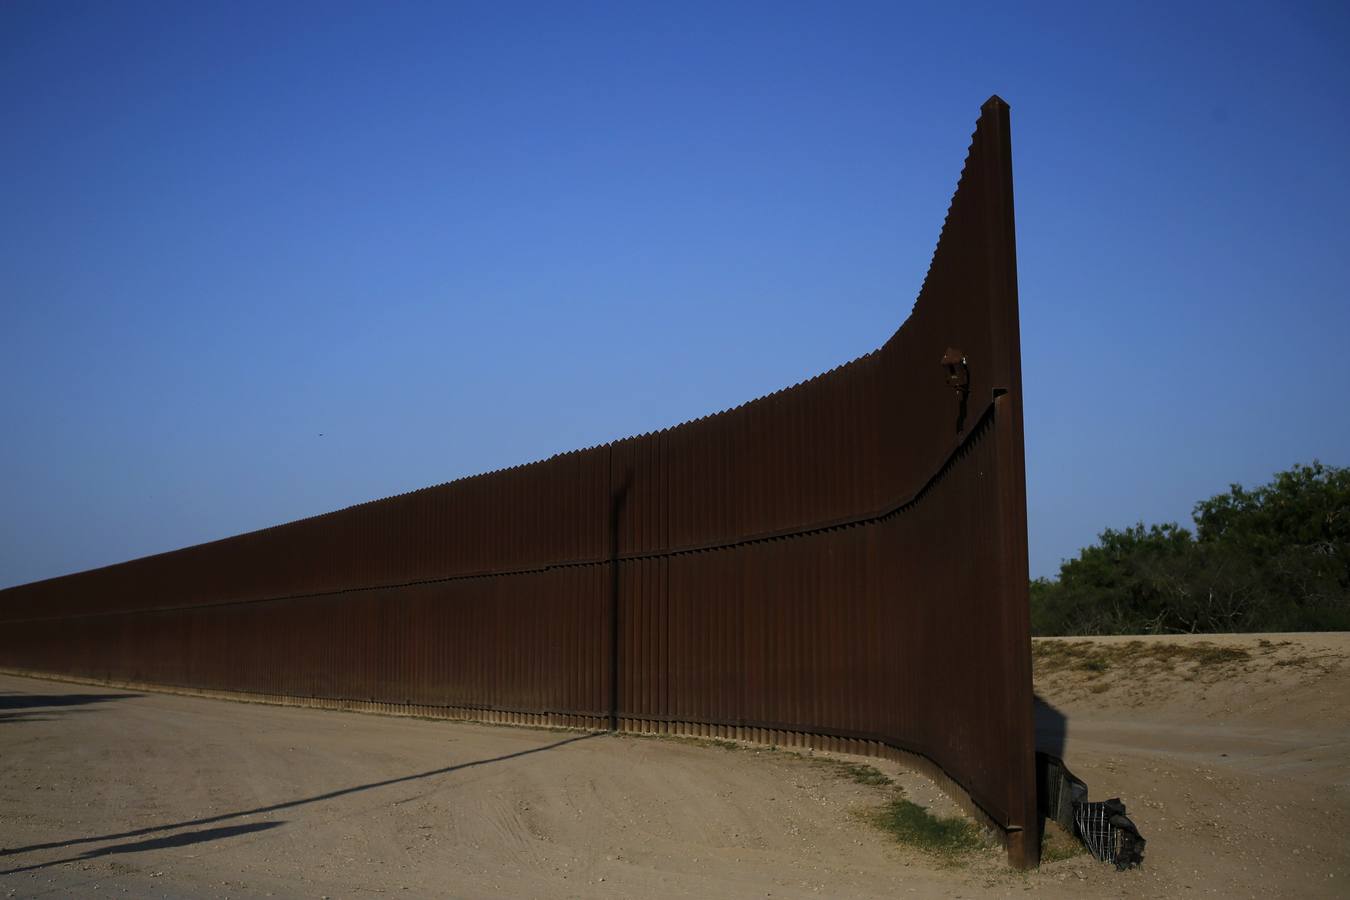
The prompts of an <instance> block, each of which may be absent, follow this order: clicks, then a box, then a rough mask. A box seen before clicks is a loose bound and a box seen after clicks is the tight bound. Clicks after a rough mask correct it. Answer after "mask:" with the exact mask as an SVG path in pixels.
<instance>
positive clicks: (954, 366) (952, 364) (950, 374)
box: [942, 347, 970, 395]
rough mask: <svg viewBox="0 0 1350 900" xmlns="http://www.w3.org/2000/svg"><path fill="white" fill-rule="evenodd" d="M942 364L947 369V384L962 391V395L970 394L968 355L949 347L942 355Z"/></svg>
mask: <svg viewBox="0 0 1350 900" xmlns="http://www.w3.org/2000/svg"><path fill="white" fill-rule="evenodd" d="M942 364H943V365H944V366H946V367H947V384H948V386H949V387H953V388H955V389H956V390H958V391H960V392H961V394H962V395H965V394H969V393H970V366H969V364H968V363H967V361H966V355H965V354H964V353H962V352H961V351H960V350H957V349H956V348H955V347H948V348H947V352H946V353H944V354H942Z"/></svg>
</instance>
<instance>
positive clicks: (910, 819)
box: [872, 797, 984, 861]
mask: <svg viewBox="0 0 1350 900" xmlns="http://www.w3.org/2000/svg"><path fill="white" fill-rule="evenodd" d="M872 822H873V824H874V825H876V826H877V827H878V828H880V829H881V830H882V831H885V832H888V833H889V834H892V835H894V836H895V839H896V840H897V841H899V842H900V843H902V844H908V845H909V846H911V847H916V848H918V849H920V850H923V851H924V852H926V853H930V854H932V855H934V856H937V857H940V858H942V859H945V860H948V861H954V860H956V859H957V858H958V857H960V856H962V855H964V854H966V853H970V852H972V851H975V850H978V849H980V848H981V847H982V846H983V844H984V842H983V841H981V840H980V831H979V829H978V828H976V827H975V826H974V825H973V824H972V823H970V822H967V821H966V820H965V819H959V818H956V817H947V816H935V815H933V814H932V813H930V812H929V811H928V808H927V807H924V806H920V805H919V804H917V803H911V802H910V801H908V800H905V799H903V798H900V797H897V798H896V799H894V800H892V801H891V802H890V803H887V804H886V805H885V806H883V807H882V808H881V809H879V810H877V811H876V812H875V813H874V814H873V819H872Z"/></svg>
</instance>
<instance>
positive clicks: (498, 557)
mask: <svg viewBox="0 0 1350 900" xmlns="http://www.w3.org/2000/svg"><path fill="white" fill-rule="evenodd" d="M1015 257H1016V251H1015V244H1014V238H1013V208H1012V168H1011V155H1010V143H1009V136H1008V107H1007V105H1006V104H1004V103H1003V101H1002V100H1000V99H998V98H996V97H995V98H991V99H990V100H989V101H988V102H987V103H986V104H985V105H984V107H983V110H982V114H981V116H980V119H979V123H978V125H977V127H976V130H975V134H974V136H973V139H972V143H971V147H970V152H969V155H968V157H967V159H966V165H965V169H964V171H963V173H962V176H961V180H960V183H959V185H958V188H957V190H956V193H955V195H954V197H953V199H952V204H951V209H950V210H949V212H948V216H947V220H946V223H945V225H944V226H943V231H942V235H941V238H940V240H939V242H938V246H937V249H936V251H935V252H934V255H933V261H932V264H931V266H930V268H929V272H928V275H927V277H926V279H925V281H924V284H923V288H922V290H921V291H920V293H919V297H918V300H917V301H916V302H915V304H914V308H913V311H912V313H911V315H910V316H909V318H908V319H907V320H906V322H905V323H904V324H903V326H902V327H901V328H900V329H899V330H898V331H897V332H896V333H895V334H894V335H893V336H892V337H891V338H890V339H889V340H888V341H887V342H886V344H885V345H884V346H883V347H882V348H881V349H880V350H877V351H875V352H873V353H870V354H868V355H866V356H864V357H862V358H860V359H857V360H855V361H853V362H851V363H849V364H847V365H844V366H840V367H839V368H837V369H834V370H833V371H830V372H828V373H826V374H823V375H820V376H818V377H816V378H813V379H811V380H810V381H807V382H804V383H802V384H799V385H797V386H795V387H792V388H789V389H786V390H783V391H779V392H778V393H775V394H771V395H769V396H767V397H762V398H760V399H758V400H754V401H752V402H750V403H747V404H745V405H743V406H740V407H737V408H735V409H732V410H728V411H726V412H722V413H719V414H717V415H714V416H708V417H706V418H703V419H699V420H697V421H693V422H688V423H685V424H683V425H680V426H678V427H675V428H671V429H667V430H664V431H660V432H656V433H652V434H646V435H641V436H639V437H633V438H629V439H627V440H622V441H616V442H614V443H612V444H608V445H605V446H600V447H593V448H590V449H587V450H580V451H576V452H573V453H566V454H562V455H560V456H555V457H553V458H551V459H548V460H545V461H543V462H539V463H534V464H532V465H528V466H519V467H516V468H512V469H506V470H502V471H498V472H493V473H489V474H487V475H480V476H477V477H474V478H466V479H463V480H461V481H457V482H453V483H450V484H444V485H439V486H436V487H431V488H427V489H425V490H421V491H416V492H413V493H411V494H404V495H401V496H398V497H391V498H388V499H385V500H379V501H375V502H372V503H367V504H363V505H360V506H355V507H351V508H349V509H345V510H341V511H339V512H334V513H329V514H327V515H323V516H317V517H315V518H312V519H305V520H302V521H299V522H292V523H290V524H287V525H280V526H277V527H275V528H269V529H265V530H263V531H258V532H253V533H251V534H245V535H240V536H238V537H233V538H228V539H225V540H221V541H216V542H213V543H210V544H202V545H199V546H196V547H188V548H186V549H183V550H177V551H174V552H172V553H164V554H160V555H158V556H152V557H147V558H145V559H139V560H133V561H131V562H126V563H121V564H119V565H115V566H108V567H106V568H103V569H97V570H93V571H90V572H82V573H79V574H75V575H68V576H64V577H61V578H54V579H51V580H48V581H43V582H37V583H34V584H30V585H24V586H21V587H16V588H11V589H9V590H6V591H3V592H0V665H3V666H4V667H6V668H8V669H10V670H19V671H28V672H40V673H59V674H62V675H67V676H73V677H81V678H90V679H98V680H105V681H109V682H119V683H137V684H146V685H161V686H172V687H179V688H183V689H189V690H195V691H206V692H221V693H225V694H246V695H250V696H255V697H263V698H268V699H273V700H277V701H279V702H292V703H307V704H312V705H320V706H336V707H342V708H374V709H388V710H391V711H398V710H403V711H409V710H410V711H414V712H418V713H422V714H437V715H449V716H462V717H470V718H483V719H488V720H491V721H507V722H520V723H536V724H541V723H547V724H554V725H567V726H573V727H583V728H603V727H607V726H608V727H613V728H620V729H624V730H636V731H658V732H674V733H684V734H704V735H718V736H724V737H735V738H741V739H747V740H757V741H765V742H773V743H782V744H789V745H793V746H813V747H823V748H828V749H839V750H849V751H851V752H858V753H869V754H873V755H881V756H888V757H893V758H894V757H899V756H903V758H905V759H907V760H909V761H910V762H913V763H917V764H919V765H922V766H924V767H925V768H926V769H927V770H928V771H930V772H931V773H932V774H933V775H935V776H936V777H938V778H939V779H941V780H943V782H944V783H945V784H947V785H948V786H949V787H950V788H951V789H952V790H953V791H954V792H956V793H957V794H958V796H959V797H961V798H963V799H964V800H966V801H967V802H968V804H969V805H970V807H971V808H972V810H974V811H976V812H977V813H979V814H980V815H982V816H984V817H985V818H986V820H987V821H989V822H991V823H993V824H995V825H997V826H998V828H999V829H1000V830H1001V832H1002V834H1004V835H1005V837H1006V838H1007V843H1008V848H1009V855H1010V858H1011V859H1012V861H1013V862H1014V863H1015V864H1018V865H1028V864H1031V863H1033V862H1034V861H1035V855H1036V852H1037V847H1038V844H1039V841H1038V840H1037V837H1038V835H1037V831H1036V829H1037V822H1036V815H1035V782H1034V777H1035V776H1034V766H1033V743H1032V742H1033V737H1032V695H1031V669H1030V638H1029V633H1030V632H1029V625H1028V611H1027V593H1026V592H1027V563H1026V555H1027V554H1026V509H1025V507H1026V501H1025V481H1024V479H1025V476H1024V461H1023V439H1022V412H1021V395H1022V391H1021V372H1020V350H1019V346H1020V345H1019V336H1018V323H1017V279H1016V268H1015Z"/></svg>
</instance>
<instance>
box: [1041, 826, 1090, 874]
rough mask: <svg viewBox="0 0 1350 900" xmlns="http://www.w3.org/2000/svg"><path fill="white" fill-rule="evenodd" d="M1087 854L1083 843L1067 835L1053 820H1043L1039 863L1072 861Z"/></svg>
mask: <svg viewBox="0 0 1350 900" xmlns="http://www.w3.org/2000/svg"><path fill="white" fill-rule="evenodd" d="M1085 853H1087V848H1086V847H1084V846H1083V842H1082V841H1080V840H1078V839H1077V838H1076V837H1074V836H1073V835H1071V834H1069V833H1068V832H1067V831H1065V830H1064V828H1063V827H1062V826H1061V825H1060V824H1059V823H1058V822H1056V821H1055V820H1054V819H1046V820H1045V830H1044V831H1042V832H1041V863H1042V864H1045V863H1053V862H1059V861H1060V860H1064V859H1073V858H1074V857H1075V856H1082V855H1083V854H1085Z"/></svg>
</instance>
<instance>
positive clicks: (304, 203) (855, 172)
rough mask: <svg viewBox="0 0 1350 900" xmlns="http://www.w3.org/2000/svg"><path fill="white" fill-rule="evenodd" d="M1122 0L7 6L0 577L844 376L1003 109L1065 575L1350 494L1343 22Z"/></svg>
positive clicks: (1036, 532)
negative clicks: (1171, 523) (1282, 485)
mask: <svg viewBox="0 0 1350 900" xmlns="http://www.w3.org/2000/svg"><path fill="white" fill-rule="evenodd" d="M1093 6H1094V5H1093V4H1081V3H1075V4H1063V5H1057V6H1052V5H1049V4H1025V5H1024V4H994V5H990V6H960V7H957V6H954V5H941V6H938V5H934V6H925V7H913V8H906V7H904V6H903V5H901V4H898V3H882V4H876V5H867V4H852V3H817V4H796V3H781V2H775V3H764V4H728V3H710V4H706V5H704V4H697V3H692V2H680V3H662V4H632V3H629V4H614V5H596V4H589V3H579V4H570V3H569V4H556V3H540V4H533V5H531V4H513V3H474V4H469V3H464V4H454V3H439V4H426V5H422V4H414V3H398V4H380V3H367V4H363V5H348V4H342V3H330V2H325V3H292V4H285V3H235V2H231V3H228V4H225V3H216V4H206V3H165V4H162V5H161V4H139V3H128V2H118V3H71V2H60V3H53V2H46V0H43V2H15V0H9V2H6V3H4V4H2V5H0V110H2V111H3V117H2V118H0V121H2V122H3V126H2V127H3V137H0V172H2V173H3V191H2V192H0V307H2V310H0V311H2V314H3V317H2V318H0V472H3V476H0V584H4V585H8V584H16V583H21V582H26V581H30V580H33V579H37V578H43V577H47V576H52V575H58V574H61V573H65V572H69V571H74V570H79V569H84V568H88V567H92V566H96V565H103V564H106V563H111V562H117V561H120V560H123V559H127V558H131V557H135V556H140V555H144V554H148V553H153V552H158V551H162V550H168V549H172V548H175V547H180V546H184V545H188V544H192V543H197V542H200V541H204V540H210V539H214V538H218V537H223V536H226V535H229V534H234V533H238V532H241V531H246V530H251V529H254V528H258V527H262V526H266V525H270V524H275V523H278V522H283V521H287V520H290V519H294V518H298V517H301V516H306V515H311V514H314V513H319V512H324V511H327V510H331V509H334V508H338V507H342V506H345V505H348V504H351V503H354V502H359V501H363V500H368V499H372V498H375V497H379V496H384V495H388V494H392V493H397V492H402V491H406V490H410V489H414V488H418V487H423V486H426V485H429V484H434V483H439V482H443V481H447V480H450V479H452V478H456V477H458V476H462V475H468V474H473V473H475V472H479V471H482V470H486V469H492V468H497V467H500V466H504V465H510V464H515V463H519V462H524V461H528V460H531V459H535V458H539V457H545V456H548V455H550V454H552V453H554V452H557V451H562V450H568V449H572V448H575V447H579V446H583V445H588V444H593V443H597V442H602V441H605V440H609V439H611V438H616V437H621V436H625V435H628V434H632V433H636V432H642V431H646V430H650V429H654V428H658V427H662V426H665V425H670V424H674V423H677V422H680V421H682V420H684V419H688V418H691V417H695V416H699V415H702V414H705V413H708V412H711V411H714V410H718V409H721V408H723V407H726V406H729V405H733V404H736V403H739V402H741V401H743V400H746V399H748V398H750V397H752V396H756V395H759V394H762V393H765V392H768V391H771V390H774V389H777V388H779V387H782V386H785V385H788V384H791V383H794V382H796V381H798V380H800V379H802V378H803V377H807V376H810V375H812V374H815V373H817V372H819V371H822V370H824V369H827V368H830V367H832V366H834V365H836V364H838V363H841V362H844V361H846V360H848V359H851V358H853V357H855V356H858V355H859V354H862V353H864V352H866V351H868V350H870V349H872V348H874V347H875V346H877V345H878V344H880V343H881V342H882V341H883V340H884V339H885V338H886V337H887V336H888V335H889V334H890V333H891V332H892V331H894V329H895V328H896V327H897V326H898V325H899V324H900V322H901V321H902V320H903V319H904V317H905V315H906V314H907V312H908V310H909V307H910V305H911V303H912V302H913V299H914V296H915V294H916V292H917V291H918V288H919V285H920V283H921V281H922V278H923V275H924V272H925V270H926V268H927V265H928V261H929V258H930V255H931V253H932V250H933V245H934V243H935V241H936V239H937V234H938V228H939V226H940V224H941V222H942V219H943V215H944V214H945V211H946V208H947V203H948V200H949V198H950V196H951V193H952V190H953V188H954V187H955V183H956V178H957V175H958V173H959V171H960V167H961V161H962V159H963V157H964V155H965V151H966V146H967V143H968V140H969V135H970V132H971V129H972V127H973V124H974V121H975V118H976V115H977V113H978V110H979V106H980V104H981V103H982V102H983V101H984V100H985V99H986V98H987V97H988V96H989V95H990V94H992V93H998V94H1000V95H1001V96H1002V97H1004V98H1005V99H1006V100H1007V101H1008V102H1009V103H1010V104H1011V105H1012V122H1013V148H1014V170H1015V176H1016V201H1017V225H1018V252H1019V262H1020V284H1021V297H1022V334H1023V357H1024V367H1025V391H1026V414H1027V425H1026V434H1027V461H1028V488H1029V503H1030V510H1029V512H1030V529H1031V563H1032V571H1033V573H1034V574H1050V573H1053V572H1054V571H1055V570H1056V569H1057V567H1058V564H1059V561H1060V560H1061V559H1062V558H1064V557H1068V556H1072V555H1074V554H1075V553H1076V551H1077V549H1078V548H1079V547H1081V546H1083V545H1084V544H1087V543H1090V542H1091V541H1092V540H1093V539H1094V537H1095V535H1096V534H1097V532H1099V531H1100V530H1101V529H1102V528H1104V527H1107V526H1115V527H1120V526H1124V525H1127V524H1130V523H1133V522H1135V521H1139V520H1144V521H1149V522H1152V521H1163V520H1181V521H1183V522H1185V521H1188V516H1189V512H1190V508H1191V505H1192V504H1193V503H1194V501H1195V500H1197V499H1200V498H1202V497H1207V496H1209V495H1211V494H1213V493H1216V492H1218V491H1221V490H1223V489H1224V488H1225V487H1226V486H1227V484H1228V483H1229V482H1231V481H1240V482H1243V483H1246V484H1252V483H1257V482H1260V481H1263V480H1265V479H1266V478H1268V477H1269V476H1270V475H1271V474H1272V473H1273V472H1275V471H1276V470H1278V469H1283V468H1287V467H1288V466H1289V465H1291V464H1292V463H1294V462H1298V461H1310V460H1312V459H1313V458H1314V457H1317V458H1320V459H1322V460H1323V461H1324V462H1327V463H1331V464H1336V465H1345V464H1348V463H1350V414H1348V413H1347V410H1346V400H1345V397H1346V396H1347V395H1350V359H1348V358H1347V357H1348V356H1350V352H1348V349H1347V348H1348V346H1350V304H1347V300H1348V299H1350V298H1348V297H1347V285H1350V177H1347V159H1350V112H1347V111H1348V110H1350V13H1347V7H1346V6H1345V5H1344V4H1335V3H1326V4H1271V5H1268V6H1243V5H1234V4H1221V5H1215V6H1212V7H1205V6H1179V5H1175V4H1167V5H1160V6H1157V7H1154V8H1151V9H1150V8H1145V7H1143V6H1140V5H1135V4H1111V5H1109V6H1107V5H1102V6H1101V7H1099V8H1096V9H1093V8H1092V7H1093ZM1014 7H1016V10H1014ZM320 433H322V435H323V436H322V437H320Z"/></svg>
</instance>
